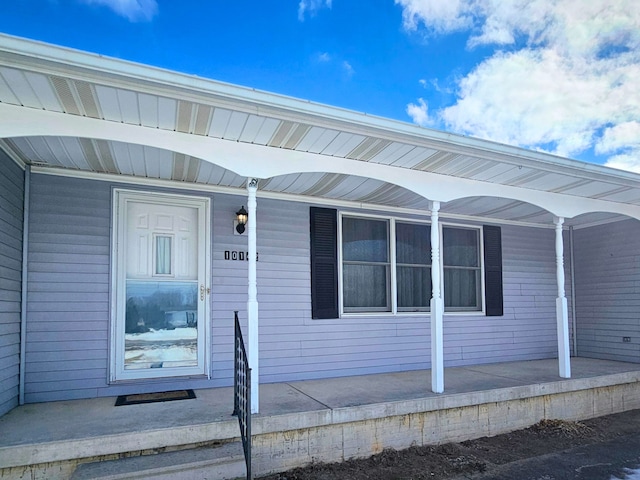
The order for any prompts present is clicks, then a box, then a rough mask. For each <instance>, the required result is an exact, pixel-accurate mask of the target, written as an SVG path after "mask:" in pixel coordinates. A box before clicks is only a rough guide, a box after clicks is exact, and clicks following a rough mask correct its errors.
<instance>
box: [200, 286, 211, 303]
mask: <svg viewBox="0 0 640 480" xmlns="http://www.w3.org/2000/svg"><path fill="white" fill-rule="evenodd" d="M210 293H211V289H210V288H208V287H207V288H205V287H204V285H200V300H202V301H204V296H205V294H207V295H209V294H210Z"/></svg>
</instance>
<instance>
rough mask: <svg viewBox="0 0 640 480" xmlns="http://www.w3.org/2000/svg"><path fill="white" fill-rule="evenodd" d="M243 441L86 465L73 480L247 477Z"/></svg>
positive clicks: (175, 479)
mask: <svg viewBox="0 0 640 480" xmlns="http://www.w3.org/2000/svg"><path fill="white" fill-rule="evenodd" d="M245 476H246V467H245V463H244V453H243V450H242V443H241V442H232V443H225V444H223V445H221V446H219V447H201V448H193V449H189V450H180V451H176V452H165V453H158V454H156V455H144V456H139V457H128V458H121V459H119V460H109V461H105V462H94V463H84V464H82V465H79V466H78V468H76V470H75V472H74V473H73V475H72V476H71V480H89V479H92V480H121V479H127V480H129V479H132V480H133V479H154V480H169V479H170V480H198V479H200V480H231V479H237V478H245Z"/></svg>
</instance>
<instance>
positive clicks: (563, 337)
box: [553, 217, 575, 378]
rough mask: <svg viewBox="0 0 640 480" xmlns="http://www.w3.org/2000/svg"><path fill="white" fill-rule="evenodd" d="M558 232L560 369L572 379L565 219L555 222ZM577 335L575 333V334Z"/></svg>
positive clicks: (557, 271)
mask: <svg viewBox="0 0 640 480" xmlns="http://www.w3.org/2000/svg"><path fill="white" fill-rule="evenodd" d="M553 223H554V224H555V232H556V281H557V283H558V298H556V322H557V328H558V369H559V373H560V376H561V377H562V378H571V357H570V349H569V315H568V309H567V297H566V296H565V289H564V283H565V279H564V244H563V241H562V225H563V223H564V218H562V217H555V218H554V220H553ZM574 335H575V332H574Z"/></svg>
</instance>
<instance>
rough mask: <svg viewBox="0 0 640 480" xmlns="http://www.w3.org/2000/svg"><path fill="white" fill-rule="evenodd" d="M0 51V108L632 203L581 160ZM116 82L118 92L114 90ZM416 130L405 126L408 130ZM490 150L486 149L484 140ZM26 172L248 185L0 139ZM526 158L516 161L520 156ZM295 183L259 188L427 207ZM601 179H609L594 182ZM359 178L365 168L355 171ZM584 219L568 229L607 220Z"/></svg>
mask: <svg viewBox="0 0 640 480" xmlns="http://www.w3.org/2000/svg"><path fill="white" fill-rule="evenodd" d="M67 70H68V71H66V70H65V68H64V64H63V63H61V64H59V65H51V63H50V62H45V61H38V60H37V59H36V60H34V59H33V58H28V59H22V60H21V59H20V57H19V56H18V57H16V55H15V54H11V55H10V54H8V53H6V52H3V51H2V50H0V102H3V103H8V104H12V105H18V106H22V107H24V108H36V109H42V110H48V111H53V112H60V113H65V114H69V115H79V116H85V117H90V118H97V119H103V120H108V121H113V122H118V123H124V124H131V125H142V126H145V127H150V128H156V129H164V130H171V131H178V132H183V133H187V134H192V135H204V136H210V137H215V138H220V139H224V140H228V141H233V142H246V143H252V144H257V145H262V146H266V147H272V148H281V149H289V150H298V151H302V152H312V153H317V154H320V155H327V156H333V157H342V158H349V159H354V160H358V161H362V162H363V163H366V162H372V163H379V164H385V165H392V166H395V167H399V168H405V169H413V170H422V171H427V172H432V173H437V174H442V175H449V176H453V177H461V178H469V179H473V180H479V181H483V182H491V183H495V184H500V185H510V186H518V187H524V188H528V189H534V190H540V191H547V192H555V193H564V194H568V195H575V196H580V197H586V198H597V199H601V200H610V201H614V202H623V203H630V204H636V205H640V183H639V182H638V179H637V178H634V177H632V176H629V175H626V174H625V175H623V174H622V173H616V172H615V171H613V170H611V171H608V170H607V169H601V170H600V171H599V172H596V173H592V172H591V171H590V170H588V169H585V168H580V163H579V162H573V163H571V161H568V162H564V163H563V162H554V161H553V157H551V156H547V157H548V158H547V159H546V161H538V162H536V161H532V160H531V159H530V158H523V159H519V158H518V155H514V154H513V153H509V152H507V153H504V152H499V151H497V150H496V151H494V152H492V151H491V150H490V149H489V147H487V148H486V149H482V148H475V149H474V148H472V147H464V146H462V147H461V146H460V145H459V144H456V143H455V142H452V143H451V144H447V143H446V142H437V141H433V140H429V138H427V137H425V138H422V137H421V136H420V135H414V134H409V133H407V134H402V133H398V132H392V131H385V130H384V129H380V128H378V129H375V128H365V127H364V126H363V125H361V124H358V123H357V122H352V123H349V122H346V121H337V120H334V121H332V120H331V119H327V118H326V117H320V116H318V115H315V116H314V115H311V114H302V113H299V112H295V111H285V110H284V109H283V108H277V107H276V106H273V105H256V104H251V102H248V101H244V102H243V101H235V102H232V101H230V100H229V99H228V98H224V97H223V96H215V95H211V94H203V93H200V92H198V91H195V90H194V91H188V90H187V91H185V89H184V88H182V87H181V88H178V87H171V86H170V85H166V84H162V85H153V86H152V87H153V88H151V87H150V86H149V85H148V82H143V81H140V80H137V79H132V78H125V79H124V80H123V79H119V80H118V81H115V80H114V79H113V78H112V77H113V75H107V74H104V75H98V74H97V73H96V72H95V71H83V70H81V69H78V68H68V69H67ZM123 85H125V86H123ZM411 128H413V127H411ZM487 145H489V146H490V145H492V144H489V143H488V142H487ZM0 148H3V149H5V150H6V151H8V152H9V153H10V154H12V155H13V156H14V157H17V158H18V159H20V160H21V161H22V162H24V163H25V164H31V165H46V166H50V167H55V168H61V169H71V170H80V171H88V172H96V173H110V174H118V175H129V176H136V177H145V178H152V179H165V180H174V181H181V182H192V183H197V184H205V185H218V186H224V187H238V188H240V187H243V186H244V183H245V178H244V177H240V176H238V175H236V174H235V173H233V172H231V171H228V170H225V169H223V168H221V167H218V166H216V165H212V164H210V163H209V162H206V161H202V160H199V159H198V158H193V157H189V156H187V155H184V154H180V153H177V152H171V151H166V150H159V149H157V148H152V147H145V146H140V145H133V144H125V143H120V142H109V141H104V140H97V139H90V138H69V137H21V138H11V139H5V140H2V141H0ZM521 152H523V155H524V151H521ZM319 170H320V172H318V173H305V174H292V175H284V176H280V177H274V178H268V179H263V180H262V181H261V183H260V189H261V190H264V191H269V192H277V193H285V194H296V195H304V196H311V197H322V198H328V199H334V200H344V201H354V202H361V203H365V204H371V205H381V206H391V207H400V208H409V209H414V210H427V209H428V202H427V200H426V199H424V198H423V197H420V196H418V195H416V194H415V193H412V192H410V191H408V190H406V189H403V188H401V187H398V186H396V185H392V184H389V183H385V182H381V181H378V180H372V179H369V178H366V177H364V176H363V177H356V176H348V175H339V174H327V173H322V171H321V170H322V168H321V166H319ZM603 172H605V173H607V172H608V174H603ZM363 173H366V170H365V169H363ZM441 211H442V213H443V214H451V215H465V216H474V217H481V218H494V219H501V220H509V221H515V222H526V223H543V224H551V223H552V217H551V215H550V214H549V213H548V212H546V211H544V210H541V209H540V208H538V207H535V206H533V205H530V204H525V203H522V202H517V201H513V200H505V199H500V198H493V197H486V198H485V197H483V198H466V199H463V200H456V201H452V202H447V203H445V204H443V205H442V210H441ZM613 218H615V216H614V215H604V214H593V215H583V216H582V217H579V218H577V219H569V220H568V221H567V224H569V225H571V224H574V225H578V224H581V223H591V222H601V221H608V220H610V219H613Z"/></svg>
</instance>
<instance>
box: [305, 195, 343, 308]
mask: <svg viewBox="0 0 640 480" xmlns="http://www.w3.org/2000/svg"><path fill="white" fill-rule="evenodd" d="M309 217H310V218H309V220H310V221H309V223H310V225H311V317H312V318H338V224H337V220H336V217H337V211H336V210H335V209H333V208H319V207H311V208H310V210H309Z"/></svg>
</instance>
